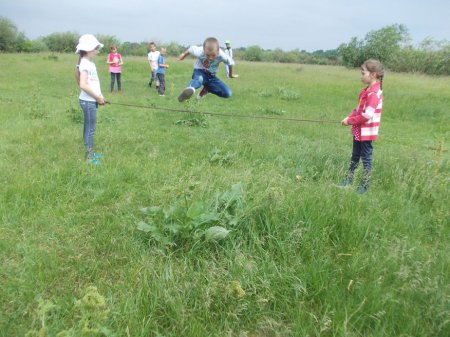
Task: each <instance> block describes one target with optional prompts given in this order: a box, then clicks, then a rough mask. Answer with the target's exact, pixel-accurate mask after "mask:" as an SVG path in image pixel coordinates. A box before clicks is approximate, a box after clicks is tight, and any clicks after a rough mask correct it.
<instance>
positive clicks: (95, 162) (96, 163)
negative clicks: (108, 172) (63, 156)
mask: <svg viewBox="0 0 450 337" xmlns="http://www.w3.org/2000/svg"><path fill="white" fill-rule="evenodd" d="M87 163H88V164H89V165H100V164H101V163H102V162H101V161H100V160H98V159H96V158H93V159H88V160H87Z"/></svg>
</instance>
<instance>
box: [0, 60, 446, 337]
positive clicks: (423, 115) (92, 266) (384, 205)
mask: <svg viewBox="0 0 450 337" xmlns="http://www.w3.org/2000/svg"><path fill="white" fill-rule="evenodd" d="M75 63H76V57H75V56H70V55H58V57H57V58H56V59H55V58H48V57H46V56H43V55H41V54H36V55H8V54H2V55H0V66H1V68H2V69H3V72H2V75H1V76H2V81H0V91H1V93H2V94H1V95H0V118H1V123H0V135H1V141H0V146H1V151H0V155H1V157H0V170H1V172H2V174H1V175H0V183H1V185H2V189H1V193H0V198H1V199H0V216H1V227H0V238H1V240H0V246H1V249H0V256H1V270H0V280H1V285H2V287H1V290H0V291H1V296H0V306H1V312H2V314H1V315H0V336H24V335H25V334H26V333H27V332H28V335H29V336H33V335H38V334H39V333H41V335H45V334H47V335H48V336H55V335H57V334H58V333H60V336H62V335H63V333H65V334H66V336H71V335H73V336H75V335H82V334H83V333H84V334H85V335H88V336H95V335H98V336H102V335H103V336H105V335H106V336H112V335H115V336H133V337H138V336H165V337H168V336H233V337H234V336H236V337H238V336H239V337H241V336H248V337H250V336H445V335H448V332H449V320H448V317H449V306H448V303H449V290H448V284H449V257H448V244H449V226H448V219H449V214H448V182H449V181H448V178H449V177H448V172H449V171H448V168H449V165H448V164H449V162H448V160H449V154H448V145H449V144H448V140H447V139H448V137H449V128H448V125H450V124H449V114H448V104H447V103H448V101H449V99H450V93H449V91H448V83H449V80H448V78H446V77H443V78H430V77H426V76H419V75H406V74H394V73H389V74H387V76H386V81H385V83H384V87H385V88H384V89H385V94H384V95H385V108H384V110H383V120H382V129H381V138H380V140H379V141H377V142H376V144H375V152H374V153H375V154H374V172H373V177H372V184H371V187H370V190H369V192H368V193H367V194H365V195H362V196H359V195H357V194H355V193H354V191H353V189H349V190H341V189H338V188H336V187H335V186H334V185H335V184H336V183H337V182H339V180H340V179H341V178H342V177H343V175H344V173H345V170H346V168H347V164H348V161H349V157H350V152H351V137H350V134H349V130H348V128H344V127H341V126H339V124H338V123H336V124H335V125H333V124H309V123H292V122H282V121H263V120H256V119H255V120H252V119H237V118H236V119H235V118H229V117H217V116H216V117H215V116H209V115H204V116H199V115H197V114H187V113H180V112H175V113H174V112H168V111H162V110H158V109H157V108H156V109H139V108H129V107H127V108H125V107H123V106H119V105H114V104H111V105H107V106H105V107H100V109H99V115H98V125H97V132H96V135H95V142H96V147H97V150H99V151H100V152H103V153H105V154H106V157H105V158H104V159H103V163H102V165H101V166H99V167H89V166H87V165H86V163H85V162H84V159H83V145H82V137H81V133H82V118H81V117H80V116H81V111H80V109H79V106H78V103H77V96H78V90H77V88H76V86H75V82H74V80H73V70H74V64H75ZM169 64H170V68H169V70H168V71H167V73H166V79H167V95H166V97H159V96H158V95H157V94H156V92H155V91H154V90H150V89H149V88H148V87H147V82H148V78H147V77H148V74H147V71H148V69H147V68H148V66H147V64H146V61H145V59H139V58H128V59H126V60H125V65H124V74H123V89H124V93H123V94H122V95H120V96H119V95H116V96H111V95H109V94H105V96H107V99H109V100H111V102H112V103H115V102H116V103H131V104H138V105H146V106H151V107H154V108H155V107H168V108H178V109H180V108H181V109H191V110H193V111H196V112H199V111H203V112H225V113H229V114H232V113H236V114H246V115H258V116H261V115H267V116H279V117H280V118H283V117H297V118H307V119H324V120H325V119H326V120H335V121H336V122H338V121H339V120H341V119H342V118H343V117H344V116H345V115H346V114H347V113H348V112H349V111H350V110H351V109H352V108H353V107H354V105H355V104H356V99H357V98H356V97H357V94H358V92H359V90H360V88H361V84H360V83H359V73H358V71H350V70H347V69H344V68H339V67H321V66H305V65H302V66H298V65H281V64H253V63H239V64H238V65H237V67H236V71H237V72H238V73H239V74H240V75H241V77H240V78H239V79H236V80H228V81H227V83H229V85H230V86H231V88H232V89H233V92H234V95H233V97H232V98H231V99H229V100H222V99H219V98H217V97H214V96H212V95H207V96H206V97H205V98H204V99H203V100H202V101H200V102H190V103H188V104H186V105H184V104H180V103H178V102H177V100H176V97H177V95H178V94H179V92H180V91H181V90H182V89H183V88H184V87H185V85H186V84H187V82H188V81H189V78H190V75H191V62H189V61H185V62H183V63H181V62H178V61H176V60H174V59H169ZM97 68H98V70H99V73H100V75H101V83H102V88H103V90H104V92H105V93H107V92H108V90H107V88H108V82H109V78H108V74H107V70H106V69H107V68H106V65H105V64H104V63H103V60H102V59H98V60H97ZM219 76H220V75H219ZM200 117H201V118H203V121H204V124H203V126H204V127H201V126H189V124H186V123H181V124H177V123H176V122H177V121H179V120H188V119H190V118H200ZM238 183H239V184H240V193H237V192H236V193H237V194H234V195H233V194H230V193H231V192H230V190H231V189H232V186H233V185H236V184H238ZM355 187H356V186H355ZM227 193H228V194H227ZM221 196H222V197H224V196H228V197H230V198H231V199H229V200H234V201H233V202H237V204H233V205H235V206H233V207H236V208H228V210H227V209H226V208H223V207H224V206H223V207H222V206H220V205H221V204H220V203H218V200H220V198H221ZM233 198H234V199H233ZM192 205H201V207H200V206H198V207H200V208H198V209H199V211H198V212H200V210H201V212H203V213H204V214H207V212H213V211H215V212H217V214H221V216H224V218H222V219H227V220H223V222H220V224H221V225H223V226H225V227H227V228H228V229H230V230H231V232H230V233H229V235H228V236H227V237H226V238H225V239H223V240H221V241H217V242H216V241H207V240H205V239H204V236H202V233H203V232H202V231H203V230H205V229H206V228H207V227H208V226H210V225H213V224H216V225H217V223H208V224H207V225H199V227H196V228H193V229H192V230H191V231H190V229H189V228H190V227H187V226H188V225H189V226H191V225H192V223H193V221H194V220H195V219H193V217H194V215H192V214H193V213H192V212H193V211H192V209H193V208H194V206H192ZM230 205H231V204H230ZM237 205H239V207H238V206H237ZM219 206H220V207H219ZM148 207H159V208H160V209H163V210H165V211H166V213H165V214H163V213H161V214H160V215H158V216H155V217H152V216H149V215H148V214H145V213H143V211H142V210H141V209H142V208H148ZM190 207H192V208H191V211H189V209H190ZM214 207H216V208H214ZM230 207H231V206H230ZM201 212H200V213H201ZM200 213H199V214H198V216H202V214H203V213H202V214H200ZM143 221H146V222H147V223H150V221H154V222H156V224H157V225H161V226H166V227H167V228H168V227H170V226H172V227H171V228H173V226H174V225H177V226H178V227H177V228H179V229H178V232H177V231H169V230H167V231H164V232H163V233H164V235H166V239H167V241H161V240H157V237H155V235H154V233H152V232H145V231H141V230H139V229H138V224H139V223H140V222H143ZM221 221H222V220H221ZM194 222H195V221H194ZM202 226H203V227H202ZM164 230H166V229H164ZM180 231H181V232H180ZM180 233H181V234H182V235H181V234H180ZM92 287H96V291H97V292H98V293H97V292H96V291H94V290H93V289H94V288H92ZM87 294H88V295H89V296H87ZM86 296H87V297H86ZM86 298H88V299H90V300H91V301H92V303H94V304H95V305H94V304H92V303H91V302H89V303H91V304H92V305H91V306H87V305H83V303H85V302H83V301H87V299H86ZM103 301H104V302H103ZM86 317H91V319H90V320H88V321H86V319H87V318H86ZM86 322H88V324H87V326H86V324H85V323H86ZM83 329H85V330H83ZM86 329H88V330H86ZM89 329H90V330H89ZM83 331H84V332H83Z"/></svg>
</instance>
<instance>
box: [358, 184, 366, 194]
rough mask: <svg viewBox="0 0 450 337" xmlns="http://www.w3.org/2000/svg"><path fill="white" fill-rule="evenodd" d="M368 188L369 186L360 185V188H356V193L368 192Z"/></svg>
mask: <svg viewBox="0 0 450 337" xmlns="http://www.w3.org/2000/svg"><path fill="white" fill-rule="evenodd" d="M367 190H368V187H367V186H358V188H357V189H356V194H364V193H366V192H367Z"/></svg>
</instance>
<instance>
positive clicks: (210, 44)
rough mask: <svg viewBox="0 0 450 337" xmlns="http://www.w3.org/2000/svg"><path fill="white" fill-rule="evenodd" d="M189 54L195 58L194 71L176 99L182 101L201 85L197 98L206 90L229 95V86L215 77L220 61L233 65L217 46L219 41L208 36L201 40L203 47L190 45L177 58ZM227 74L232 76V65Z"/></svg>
mask: <svg viewBox="0 0 450 337" xmlns="http://www.w3.org/2000/svg"><path fill="white" fill-rule="evenodd" d="M189 54H192V55H193V56H195V57H196V58H197V60H196V61H195V63H194V73H193V74H192V80H191V81H190V82H189V84H188V86H187V87H186V88H185V89H184V90H183V92H182V93H181V94H180V96H178V101H179V102H183V101H186V100H188V99H189V98H191V96H192V95H193V94H194V92H195V90H196V89H198V88H200V87H201V86H202V85H203V89H202V90H201V91H200V93H199V95H198V96H197V99H200V98H202V97H203V96H205V95H206V94H207V93H208V92H211V93H212V94H214V95H217V96H219V97H223V98H228V97H231V95H232V93H231V90H230V88H228V86H227V85H226V84H225V83H223V82H222V81H221V80H220V79H219V78H218V77H216V73H217V70H218V67H219V63H220V62H223V63H225V64H227V65H229V66H233V65H234V61H233V59H232V58H231V57H229V56H228V55H227V54H225V52H224V51H223V50H222V49H220V48H219V41H218V40H217V39H216V38H214V37H209V38H207V39H206V40H205V41H204V42H203V47H200V46H191V47H189V48H188V49H187V50H186V51H185V52H183V53H182V54H181V55H180V56H179V57H178V59H179V60H180V61H182V60H184V59H185V58H186V56H188V55H189ZM229 75H230V78H233V72H232V67H230V72H229Z"/></svg>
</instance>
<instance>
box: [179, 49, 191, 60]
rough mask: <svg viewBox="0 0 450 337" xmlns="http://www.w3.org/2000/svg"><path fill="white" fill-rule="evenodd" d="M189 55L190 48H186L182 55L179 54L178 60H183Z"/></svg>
mask: <svg viewBox="0 0 450 337" xmlns="http://www.w3.org/2000/svg"><path fill="white" fill-rule="evenodd" d="M188 55H189V51H188V49H186V50H185V51H184V52H182V53H181V54H180V56H178V60H179V61H183V60H184V59H185V58H186V56H188Z"/></svg>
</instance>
